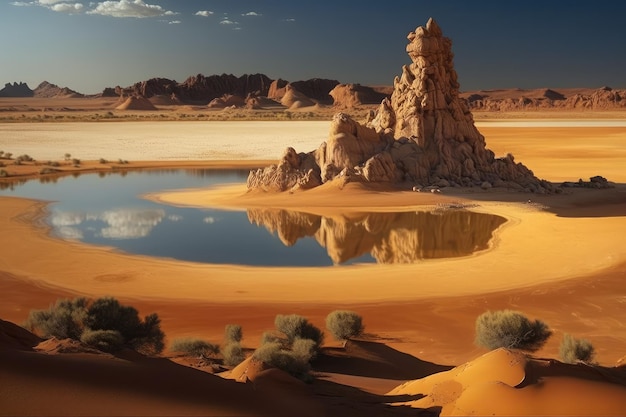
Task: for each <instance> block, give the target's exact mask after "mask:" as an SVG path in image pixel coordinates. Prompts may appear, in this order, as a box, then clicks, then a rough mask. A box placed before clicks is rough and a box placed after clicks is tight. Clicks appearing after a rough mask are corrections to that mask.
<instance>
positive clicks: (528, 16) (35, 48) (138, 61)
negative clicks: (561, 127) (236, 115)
mask: <svg viewBox="0 0 626 417" xmlns="http://www.w3.org/2000/svg"><path fill="white" fill-rule="evenodd" d="M429 17H433V18H434V19H435V20H436V21H437V22H438V23H439V25H440V26H441V28H442V30H443V33H444V35H445V36H447V37H449V38H451V39H452V48H453V52H454V55H455V58H454V63H455V68H456V71H457V73H458V75H459V82H460V84H461V90H462V91H471V90H479V89H501V88H523V89H532V88H567V87H587V88H599V87H602V86H610V87H613V88H626V20H625V19H626V2H624V1H619V0H587V1H579V0H567V1H566V0H524V1H514V0H510V1H509V0H497V1H496V0H428V1H425V0H386V1H365V0H333V1H329V0H317V1H313V0H115V1H114V0H108V1H81V0H22V1H17V0H0V42H1V43H2V47H1V49H0V57H1V58H0V86H2V85H4V83H8V82H27V83H28V85H29V86H30V87H31V88H35V87H36V86H37V85H39V83H40V82H42V81H44V80H45V81H49V82H51V83H54V84H57V85H59V86H61V87H69V88H71V89H73V90H76V91H79V92H81V93H84V94H95V93H99V92H101V91H102V90H103V89H104V88H105V87H115V86H117V85H119V86H123V87H125V86H129V85H132V84H134V83H136V82H139V81H143V80H147V79H149V78H154V77H162V78H169V79H172V80H176V81H178V82H182V81H184V80H185V79H186V78H187V77H189V76H191V75H196V74H204V75H207V76H208V75H213V74H223V73H226V74H234V75H236V76H240V75H243V74H254V73H263V74H265V75H267V76H268V77H270V78H272V79H277V78H282V79H285V80H287V81H298V80H306V79H310V78H330V79H335V80H338V81H339V82H341V83H360V84H364V85H381V84H385V85H391V84H393V79H394V77H395V76H396V75H399V74H401V68H402V65H405V64H409V63H410V59H409V57H408V55H407V54H406V51H405V47H406V44H407V39H406V36H407V34H408V33H409V32H411V31H413V30H415V28H416V27H418V26H423V25H425V24H426V22H427V21H428V18H429Z"/></svg>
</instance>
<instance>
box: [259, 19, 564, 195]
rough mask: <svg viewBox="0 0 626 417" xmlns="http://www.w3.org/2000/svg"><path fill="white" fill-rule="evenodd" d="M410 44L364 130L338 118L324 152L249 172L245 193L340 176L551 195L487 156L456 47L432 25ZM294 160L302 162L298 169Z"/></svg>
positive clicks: (518, 169) (507, 160)
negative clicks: (406, 61)
mask: <svg viewBox="0 0 626 417" xmlns="http://www.w3.org/2000/svg"><path fill="white" fill-rule="evenodd" d="M408 39H409V44H408V45H407V48H406V50H407V53H408V54H409V57H410V58H411V61H412V62H411V64H410V65H405V66H404V67H403V68H402V75H401V76H399V77H396V78H395V80H394V89H393V93H392V94H391V97H390V98H389V99H384V100H383V101H382V103H381V104H380V106H379V107H378V109H377V110H376V111H375V112H373V113H372V114H371V115H370V117H369V118H368V120H367V121H366V123H365V124H361V123H357V122H356V121H354V120H353V119H351V118H350V117H349V116H348V115H346V114H343V113H338V114H336V115H335V116H334V118H333V121H332V123H331V128H330V134H329V137H328V140H327V141H326V142H324V143H322V145H321V146H320V148H319V149H317V150H315V151H312V152H309V153H307V154H298V153H296V151H295V150H293V149H290V150H289V151H288V152H286V153H285V155H284V156H283V159H282V160H281V162H280V163H279V164H278V165H275V166H272V167H269V168H266V169H264V170H257V171H252V172H251V173H250V175H249V178H248V188H249V189H255V188H261V189H264V190H278V191H285V190H290V189H293V188H310V187H311V186H313V185H314V184H316V183H317V182H319V183H324V182H326V181H330V180H332V179H333V178H336V177H338V176H341V177H343V178H346V179H347V180H349V181H363V182H389V183H399V182H405V183H409V184H413V186H415V187H422V186H428V185H438V186H465V187H473V186H478V187H482V188H491V187H507V188H514V189H520V190H525V191H532V192H538V193H545V192H551V191H552V190H553V189H554V187H553V186H552V184H550V183H549V182H547V181H542V180H540V179H538V178H536V177H535V176H534V175H533V173H532V172H531V171H530V170H529V169H528V168H526V167H525V166H524V165H522V164H520V163H516V162H515V161H514V158H513V156H512V155H510V154H509V155H507V156H505V157H502V158H496V157H495V156H494V154H493V152H492V151H490V150H489V149H487V147H486V143H485V138H484V137H483V136H482V135H481V134H480V132H479V131H478V129H477V128H476V126H475V125H474V120H473V117H472V114H471V112H470V110H469V108H468V106H467V103H466V101H465V100H462V99H461V98H460V97H459V83H458V81H457V74H456V72H455V70H454V66H453V60H452V57H453V55H452V42H451V40H450V39H448V38H446V37H444V36H443V34H442V32H441V29H440V28H439V26H438V25H437V23H436V22H435V21H434V20H433V19H430V20H429V21H428V23H427V24H426V26H425V27H418V28H417V29H416V30H415V32H411V33H410V34H409V36H408ZM294 155H297V156H298V157H297V158H295V159H296V162H295V163H294V162H293V160H294V157H293V156H294ZM300 161H306V164H305V165H302V164H301V162H300ZM318 172H319V178H318V177H317V176H316V174H317V173H318ZM304 177H306V178H307V181H303V178H304ZM303 185H304V186H303Z"/></svg>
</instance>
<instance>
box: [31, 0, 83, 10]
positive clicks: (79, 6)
mask: <svg viewBox="0 0 626 417" xmlns="http://www.w3.org/2000/svg"><path fill="white" fill-rule="evenodd" d="M40 1H41V0H40ZM83 7H84V6H83V4H82V3H73V4H72V3H57V4H54V5H52V6H50V10H54V11H55V12H64V13H80V12H81V11H82V10H83Z"/></svg>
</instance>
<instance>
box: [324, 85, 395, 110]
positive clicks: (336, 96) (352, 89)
mask: <svg viewBox="0 0 626 417" xmlns="http://www.w3.org/2000/svg"><path fill="white" fill-rule="evenodd" d="M329 94H330V96H331V97H332V98H333V106H335V107H337V108H341V109H352V108H355V107H359V106H363V105H367V104H379V103H380V102H381V101H382V100H384V99H385V98H387V97H389V94H388V93H386V92H383V91H378V90H377V89H375V88H373V87H368V86H365V85H361V84H338V85H337V86H335V88H333V89H332V90H331V91H330V93H329Z"/></svg>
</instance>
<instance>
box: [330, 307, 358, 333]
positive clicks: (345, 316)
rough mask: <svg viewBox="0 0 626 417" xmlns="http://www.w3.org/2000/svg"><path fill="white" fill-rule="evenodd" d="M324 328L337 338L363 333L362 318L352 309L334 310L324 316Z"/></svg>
mask: <svg viewBox="0 0 626 417" xmlns="http://www.w3.org/2000/svg"><path fill="white" fill-rule="evenodd" d="M326 329H328V331H329V332H330V334H332V335H333V337H334V338H335V339H337V340H347V339H350V338H352V337H356V336H360V335H361V334H363V330H364V327H363V318H362V317H361V316H359V315H358V314H357V313H355V312H354V311H348V310H335V311H333V312H331V313H330V314H328V315H327V316H326Z"/></svg>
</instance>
